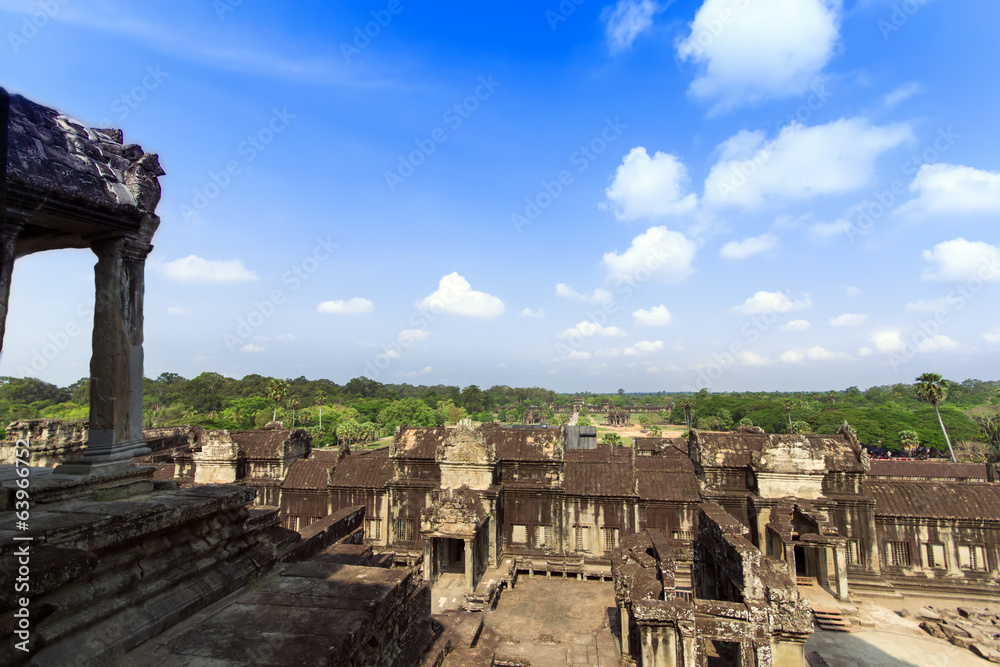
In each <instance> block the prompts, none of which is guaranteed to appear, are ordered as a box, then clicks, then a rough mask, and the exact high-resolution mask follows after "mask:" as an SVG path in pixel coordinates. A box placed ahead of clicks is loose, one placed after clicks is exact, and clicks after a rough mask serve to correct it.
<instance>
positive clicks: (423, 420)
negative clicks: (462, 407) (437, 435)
mask: <svg viewBox="0 0 1000 667" xmlns="http://www.w3.org/2000/svg"><path fill="white" fill-rule="evenodd" d="M378 423H379V424H381V425H382V428H383V429H385V430H386V431H388V432H389V433H393V432H394V431H395V430H396V427H397V426H444V418H443V417H442V416H441V414H440V413H439V412H438V411H436V410H431V409H430V408H429V407H427V404H426V403H424V402H423V401H421V400H420V399H419V398H404V399H402V400H399V401H393V402H392V403H390V404H389V405H388V406H387V407H385V408H384V409H383V410H382V411H381V412H379V413H378Z"/></svg>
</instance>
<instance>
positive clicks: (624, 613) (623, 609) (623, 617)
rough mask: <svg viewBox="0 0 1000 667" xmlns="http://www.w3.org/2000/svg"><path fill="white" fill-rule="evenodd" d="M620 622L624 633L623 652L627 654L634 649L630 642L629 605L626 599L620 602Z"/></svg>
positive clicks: (622, 633)
mask: <svg viewBox="0 0 1000 667" xmlns="http://www.w3.org/2000/svg"><path fill="white" fill-rule="evenodd" d="M618 622H619V623H620V624H621V635H622V636H621V640H622V645H621V654H622V655H625V656H627V655H630V651H631V650H632V648H631V645H630V644H629V633H628V628H629V619H628V606H627V604H626V603H625V601H624V600H621V601H619V602H618Z"/></svg>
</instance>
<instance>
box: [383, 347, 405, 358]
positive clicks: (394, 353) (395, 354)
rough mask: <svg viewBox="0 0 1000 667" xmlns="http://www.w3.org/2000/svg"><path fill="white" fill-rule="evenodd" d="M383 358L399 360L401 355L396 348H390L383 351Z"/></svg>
mask: <svg viewBox="0 0 1000 667" xmlns="http://www.w3.org/2000/svg"><path fill="white" fill-rule="evenodd" d="M385 356H387V357H389V358H390V359H399V358H400V357H402V356H403V355H401V354H400V353H399V350H397V349H396V348H394V347H390V348H389V349H388V350H386V351H385Z"/></svg>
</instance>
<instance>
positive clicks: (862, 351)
mask: <svg viewBox="0 0 1000 667" xmlns="http://www.w3.org/2000/svg"><path fill="white" fill-rule="evenodd" d="M873 354H875V350H873V349H871V348H870V347H868V346H867V345H862V346H861V347H859V348H858V356H859V357H870V356H872V355H873Z"/></svg>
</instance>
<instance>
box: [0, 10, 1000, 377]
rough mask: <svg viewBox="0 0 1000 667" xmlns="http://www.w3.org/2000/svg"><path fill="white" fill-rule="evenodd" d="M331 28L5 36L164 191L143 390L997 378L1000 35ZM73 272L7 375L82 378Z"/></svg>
mask: <svg viewBox="0 0 1000 667" xmlns="http://www.w3.org/2000/svg"><path fill="white" fill-rule="evenodd" d="M337 4H338V5H339V4H341V3H337ZM350 4H351V6H350V7H349V8H343V7H336V8H335V7H333V6H331V5H330V3H321V2H300V3H283V4H281V5H277V4H276V3H267V4H265V3H260V2H251V1H249V0H245V1H243V2H238V1H237V0H219V1H216V2H214V3H212V2H189V1H184V0H180V1H178V2H173V3H170V6H169V7H170V8H169V9H166V8H159V7H149V6H147V3H127V2H116V1H114V0H107V1H104V2H84V1H82V0H79V1H78V0H43V1H35V2H30V1H29V2H17V1H13V0H7V1H2V2H0V27H2V34H3V36H4V39H3V42H4V43H3V44H2V45H0V50H3V51H4V55H3V57H2V58H0V85H3V86H4V87H5V88H7V90H8V91H10V92H12V93H19V94H23V95H25V96H27V97H29V98H31V99H34V100H36V101H39V102H42V103H44V104H48V105H50V106H54V107H56V108H58V109H60V110H62V111H64V112H65V113H67V114H69V115H71V116H74V117H75V118H77V119H79V120H80V121H82V122H84V123H86V124H89V125H93V126H109V125H110V126H114V127H120V128H123V129H124V131H125V136H126V141H128V142H132V143H138V144H140V145H141V146H143V148H144V149H145V150H147V151H149V152H156V153H158V154H159V155H160V161H161V164H162V165H163V167H164V169H165V170H166V172H167V175H166V176H164V177H161V179H160V182H161V184H162V186H163V198H162V200H161V201H160V205H159V208H158V209H157V212H158V214H159V216H160V217H161V219H162V223H161V225H160V229H159V231H158V232H157V234H156V236H155V237H154V240H153V242H154V245H155V249H154V251H153V253H152V254H151V255H150V257H149V260H148V263H147V283H146V311H145V353H146V364H145V372H146V375H147V376H149V377H155V376H157V375H158V374H159V373H161V372H164V371H171V372H177V373H180V374H182V375H184V376H186V377H193V376H195V375H197V374H199V373H200V372H203V371H206V370H211V371H216V372H219V373H223V374H225V375H229V376H233V377H242V376H243V375H245V374H247V373H260V374H264V375H273V376H280V377H298V376H300V375H305V376H306V377H309V378H318V377H327V378H330V379H332V380H334V381H336V382H346V381H347V380H348V379H350V378H351V377H355V376H358V375H362V374H364V375H367V376H369V377H373V378H375V379H377V380H379V381H381V382H390V383H392V382H410V383H413V384H436V383H448V384H456V385H460V386H465V385H468V384H478V385H480V386H486V387H488V386H491V385H494V384H509V385H515V386H525V385H536V386H545V387H550V388H553V389H556V390H558V391H566V392H572V391H582V390H589V391H616V390H617V389H618V388H619V387H621V388H624V389H626V390H627V391H660V390H666V391H680V390H691V389H697V388H700V387H703V386H704V387H708V388H709V389H711V390H713V391H730V390H814V389H815V390H820V389H828V388H844V387H847V386H850V385H857V386H861V387H867V386H870V385H875V384H887V383H895V382H910V381H912V380H913V378H914V377H916V376H917V375H919V374H920V373H923V372H927V371H934V372H938V373H942V374H943V375H945V376H946V377H950V378H953V379H963V378H967V377H977V378H981V379H995V378H997V377H998V376H1000V373H998V370H1000V365H998V363H997V358H998V355H997V352H998V348H1000V318H998V317H997V314H996V312H997V311H996V303H997V296H998V289H1000V287H998V283H1000V238H998V236H1000V235H998V233H997V222H996V221H997V216H998V214H1000V158H998V156H1000V135H998V133H997V131H996V118H997V110H998V96H1000V92H998V89H997V85H996V83H997V70H996V64H997V63H998V62H1000V46H998V45H997V42H996V40H995V35H994V34H993V33H994V32H995V26H996V25H997V22H998V19H1000V6H998V5H997V4H996V3H994V2H990V1H989V0H981V1H978V2H976V1H970V2H966V3H963V4H962V7H961V10H958V9H957V8H956V7H954V6H951V5H949V4H947V3H944V2H942V1H941V0H927V1H925V2H920V1H919V0H909V2H883V1H881V0H867V1H864V0H862V1H859V2H845V3H841V2H835V1H832V0H754V1H753V2H749V1H746V0H732V1H730V0H706V1H705V2H704V3H699V2H674V3H668V2H652V1H651V0H638V1H636V0H624V1H621V2H607V3H602V2H600V1H598V0H586V1H583V0H577V1H574V0H564V1H563V2H561V3H560V2H557V1H555V0H552V1H550V2H539V3H493V2H483V3H475V5H474V6H470V5H469V4H468V3H457V2H435V3H422V2H419V1H416V0H398V1H391V2H390V1H389V0H386V1H380V2H355V3H350ZM93 263H94V259H93V256H92V254H91V253H89V252H88V251H79V250H74V251H58V252H50V253H41V254H38V255H32V256H29V257H26V258H23V259H21V260H18V262H17V264H16V265H15V273H14V282H13V288H12V295H11V305H10V314H9V315H8V322H7V336H6V340H5V341H4V354H3V358H2V360H0V374H3V375H14V376H22V375H26V374H29V375H35V376H37V377H41V378H42V379H45V380H48V381H51V382H56V383H58V384H62V385H65V384H68V383H70V382H72V381H74V380H76V379H78V378H80V377H82V376H85V375H87V373H88V362H89V356H90V329H91V322H92V318H93V314H92V313H93V309H92V306H91V304H90V302H89V300H90V298H91V296H92V291H93V287H92V285H93V282H92V281H93V277H92V276H93V271H92V266H93Z"/></svg>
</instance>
